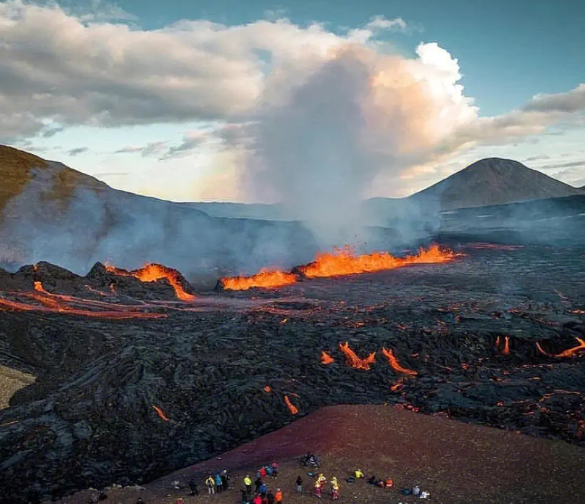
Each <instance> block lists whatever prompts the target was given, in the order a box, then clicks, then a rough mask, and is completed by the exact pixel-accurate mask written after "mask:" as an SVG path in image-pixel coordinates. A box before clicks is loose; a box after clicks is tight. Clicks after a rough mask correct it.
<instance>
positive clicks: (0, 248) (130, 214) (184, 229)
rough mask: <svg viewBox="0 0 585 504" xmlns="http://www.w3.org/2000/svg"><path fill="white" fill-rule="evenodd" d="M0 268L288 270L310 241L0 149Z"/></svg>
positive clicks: (212, 272) (289, 229) (310, 250)
mask: <svg viewBox="0 0 585 504" xmlns="http://www.w3.org/2000/svg"><path fill="white" fill-rule="evenodd" d="M0 181H1V184H0V267H4V268H8V269H11V270H14V269H15V268H17V267H19V266H21V265H22V264H27V263H28V264H30V263H35V262H38V261H42V260H45V261H49V262H53V263H55V264H59V265H60V266H63V267H66V268H68V269H71V270H73V271H75V272H76V273H79V274H85V273H87V271H88V270H89V268H90V267H91V266H92V265H93V264H94V263H95V262H97V261H101V262H106V261H109V262H111V263H112V264H114V265H117V266H120V267H124V268H137V267H140V266H142V265H144V263H145V262H157V263H162V264H165V265H167V266H170V267H173V268H176V269H179V270H181V271H182V272H183V273H184V274H186V275H188V276H190V277H194V276H197V277H202V276H203V277H206V276H209V279H210V281H211V280H212V279H213V282H214V284H215V281H216V280H217V276H218V275H219V274H223V273H226V272H231V273H240V272H253V271H256V270H257V269H259V268H260V267H261V266H265V265H269V266H270V265H273V266H282V267H292V266H294V265H296V264H300V263H302V262H306V261H308V260H310V259H311V258H312V257H313V255H314V253H315V251H316V248H317V246H316V244H315V240H314V239H313V237H312V235H311V234H310V233H309V232H308V231H307V230H306V229H305V228H304V227H303V226H302V225H301V224H299V223H296V222H269V221H266V220H252V219H229V218H219V217H210V216H209V215H207V214H206V213H204V212H203V211H201V210H198V209H196V208H195V207H193V206H192V205H190V204H181V203H172V202H169V201H163V200H158V199H156V198H148V197H145V196H138V195H136V194H131V193H127V192H124V191H118V190H115V189H112V188H111V187H109V186H107V185H106V184H104V183H103V182H100V181H98V180H96V179H94V178H93V177H90V176H88V175H85V174H82V173H80V172H78V171H76V170H73V169H71V168H68V167H67V166H65V165H63V164H61V163H57V162H54V161H47V160H45V159H42V158H40V157H37V156H34V155H32V154H29V153H26V152H23V151H20V150H17V149H14V148H11V147H6V146H0Z"/></svg>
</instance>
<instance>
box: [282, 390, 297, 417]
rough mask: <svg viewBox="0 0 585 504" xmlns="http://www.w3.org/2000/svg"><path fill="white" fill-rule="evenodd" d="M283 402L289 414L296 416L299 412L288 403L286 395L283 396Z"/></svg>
mask: <svg viewBox="0 0 585 504" xmlns="http://www.w3.org/2000/svg"><path fill="white" fill-rule="evenodd" d="M284 402H285V404H286V406H287V408H288V410H289V411H290V412H291V413H292V414H293V415H296V414H297V413H298V412H299V409H298V408H297V407H296V406H295V405H294V404H293V403H291V402H290V399H289V398H288V396H287V395H285V396H284Z"/></svg>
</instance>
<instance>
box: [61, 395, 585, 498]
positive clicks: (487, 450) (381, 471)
mask: <svg viewBox="0 0 585 504" xmlns="http://www.w3.org/2000/svg"><path fill="white" fill-rule="evenodd" d="M374 432H375V433H376V435H372V433H374ZM470 447H473V449H470ZM308 451H311V452H313V453H316V454H317V455H318V456H319V457H320V458H321V462H322V467H321V470H320V471H322V472H323V473H324V475H325V476H326V477H327V478H331V476H333V475H335V476H336V477H337V478H338V480H339V481H340V484H341V498H342V499H343V501H346V502H360V503H361V502H363V503H366V504H367V503H371V504H374V503H379V502H398V501H402V502H414V499H413V497H412V496H410V497H403V496H402V495H401V494H400V490H401V489H402V488H404V487H409V488H412V487H413V486H414V485H419V486H420V487H421V488H422V489H423V490H426V491H429V492H430V494H431V499H432V501H435V502H449V503H457V504H467V503H470V502H473V503H475V504H488V503H489V504H499V503H506V504H508V503H510V502H515V503H520V502H522V503H524V502H526V503H528V502H530V503H533V504H536V503H549V502H555V503H559V504H560V503H567V504H568V503H573V502H576V501H580V499H582V498H583V497H584V496H585V494H584V491H583V489H582V486H581V485H580V481H581V478H583V477H584V476H585V471H584V468H583V465H582V464H581V462H580V461H581V460H582V455H583V454H582V451H583V449H580V448H577V447H573V446H569V445H567V444H564V443H560V442H558V441H545V440H540V439H533V438H530V437H528V436H522V435H518V434H516V433H512V432H505V431H502V430H497V429H491V428H488V427H482V426H477V425H466V424H462V423H458V422H454V421H451V420H449V419H447V418H441V417H431V416H424V415H417V414H415V413H412V412H410V411H403V410H400V409H397V408H394V407H389V406H335V407H327V408H323V409H321V410H319V411H317V412H315V413H313V414H311V415H309V416H308V417H306V418H302V419H300V420H298V421H296V422H294V423H292V424H291V425H289V426H287V427H284V428H283V429H281V430H279V431H276V432H274V433H272V434H268V435H265V436H263V437H260V438H258V439H257V440H255V441H253V442H251V443H247V444H245V445H242V446H240V447H239V448H236V449H235V450H232V451H230V452H228V453H224V454H222V455H221V457H217V458H214V459H211V460H209V461H207V462H202V463H200V464H197V465H195V466H192V467H189V468H187V469H184V470H182V471H179V472H176V473H173V474H171V475H169V476H166V477H164V478H162V479H160V480H158V481H155V482H153V483H151V484H149V485H146V488H145V489H144V490H139V489H138V488H136V487H129V488H127V489H112V490H110V491H108V492H107V493H108V497H109V499H110V500H111V501H112V502H119V503H120V504H134V503H135V502H136V499H137V497H138V496H142V497H143V498H144V500H145V501H146V502H148V503H151V504H166V503H167V502H173V501H174V500H175V499H177V498H179V497H186V495H187V493H188V490H187V488H186V487H187V484H188V482H189V481H190V480H191V478H193V477H194V478H195V480H196V481H197V483H198V485H199V488H200V489H201V490H202V494H201V495H200V496H199V497H191V498H188V499H186V500H187V501H188V502H203V501H206V500H207V497H206V495H205V492H204V491H203V490H204V488H205V487H204V484H203V482H204V479H205V478H206V477H207V474H208V473H212V474H213V473H214V472H215V471H217V470H218V469H223V468H226V469H227V470H228V471H229V472H230V474H231V480H232V481H231V487H232V489H231V490H229V491H228V492H224V493H222V494H219V495H216V496H215V497H214V498H213V499H212V500H213V501H214V502H217V503H218V504H228V503H229V504H231V503H233V502H235V501H236V499H237V498H238V497H239V495H240V491H239V490H240V487H241V486H242V485H243V483H242V480H243V478H244V476H245V475H246V474H253V473H254V472H255V471H256V470H257V469H258V467H260V466H261V465H263V464H270V463H272V461H273V460H277V461H278V463H279V466H280V467H279V475H278V478H277V479H276V480H273V479H271V478H268V481H267V483H268V486H269V488H271V489H272V490H273V491H275V490H276V487H280V488H282V489H283V491H284V496H285V500H286V502H289V503H291V504H301V503H303V502H307V500H308V499H310V498H312V479H311V478H310V477H309V476H307V475H306V471H307V470H306V469H302V468H300V467H299V464H298V462H297V460H298V458H299V457H300V456H301V455H304V454H306V453H307V452H308ZM356 468H360V469H362V471H363V472H364V473H365V475H366V478H368V477H370V476H372V475H375V476H377V477H379V478H385V477H392V478H393V480H394V488H392V489H390V490H386V489H381V488H377V487H375V486H373V485H369V484H367V483H366V481H364V480H362V481H357V482H355V483H353V484H348V483H347V482H346V481H345V478H346V477H347V476H348V475H349V474H350V472H351V471H352V470H355V469H356ZM299 474H301V475H302V477H303V479H304V482H305V483H304V488H303V495H298V494H296V493H295V492H294V488H295V487H294V481H295V479H296V477H297V475H299ZM553 474H554V476H553ZM479 475H481V477H479ZM174 481H178V482H179V483H180V485H181V486H183V489H182V490H177V489H174V488H173V485H172V482H174ZM92 494H95V493H94V492H90V491H84V492H80V493H78V494H77V495H75V496H72V497H68V498H67V499H63V500H62V501H59V502H62V503H64V502H67V503H68V504H85V503H86V502H88V499H89V498H90V497H91V495H92ZM324 499H329V486H328V485H327V486H326V488H325V491H324ZM416 500H418V499H416Z"/></svg>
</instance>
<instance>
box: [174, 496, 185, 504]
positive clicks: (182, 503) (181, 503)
mask: <svg viewBox="0 0 585 504" xmlns="http://www.w3.org/2000/svg"><path fill="white" fill-rule="evenodd" d="M175 504H185V501H184V500H183V499H182V498H181V497H179V498H178V499H177V500H176V501H175Z"/></svg>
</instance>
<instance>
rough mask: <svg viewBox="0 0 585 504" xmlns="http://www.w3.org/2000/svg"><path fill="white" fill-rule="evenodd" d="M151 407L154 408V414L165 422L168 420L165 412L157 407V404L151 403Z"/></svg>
mask: <svg viewBox="0 0 585 504" xmlns="http://www.w3.org/2000/svg"><path fill="white" fill-rule="evenodd" d="M152 407H153V408H154V410H155V411H156V414H157V415H158V416H159V417H160V418H161V419H162V420H164V421H165V422H168V421H169V419H168V417H167V416H166V415H165V412H164V411H163V410H162V409H161V408H159V407H158V406H155V405H154V404H153V405H152Z"/></svg>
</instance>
